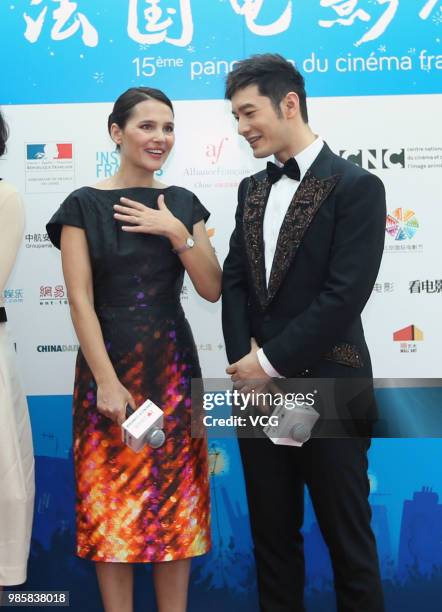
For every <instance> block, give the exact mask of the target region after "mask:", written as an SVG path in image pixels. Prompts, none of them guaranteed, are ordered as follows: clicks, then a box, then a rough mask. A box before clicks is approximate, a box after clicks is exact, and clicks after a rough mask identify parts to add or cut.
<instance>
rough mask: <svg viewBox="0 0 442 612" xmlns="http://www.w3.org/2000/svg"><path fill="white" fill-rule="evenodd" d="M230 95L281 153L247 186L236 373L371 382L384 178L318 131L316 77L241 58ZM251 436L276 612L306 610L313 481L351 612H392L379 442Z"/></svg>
mask: <svg viewBox="0 0 442 612" xmlns="http://www.w3.org/2000/svg"><path fill="white" fill-rule="evenodd" d="M226 98H227V99H229V100H231V103H232V112H233V115H234V117H235V118H236V119H237V121H238V132H239V134H241V136H243V137H244V138H245V139H246V140H247V141H248V143H249V144H250V146H251V148H252V151H253V155H254V156H255V157H257V158H265V157H268V156H269V155H273V156H274V158H275V164H270V165H268V169H267V170H263V171H261V172H258V173H257V174H255V175H254V176H251V177H249V178H246V179H244V180H243V181H242V182H241V184H240V186H239V192H238V208H237V212H236V226H235V230H234V232H233V234H232V237H231V241H230V250H229V254H228V256H227V259H226V261H225V264H224V281H223V330H224V335H225V342H226V349H227V356H228V359H229V363H230V364H231V365H230V367H229V368H228V369H227V372H228V373H229V374H230V375H231V377H232V380H233V381H234V382H235V384H236V385H237V386H238V387H243V388H247V387H248V388H250V381H256V380H258V381H260V384H261V385H262V384H264V383H268V382H269V381H270V380H271V379H272V378H278V377H292V378H295V377H297V376H303V377H306V376H307V377H308V376H311V377H314V378H339V379H341V378H342V379H347V378H348V379H351V378H353V379H356V378H359V379H360V378H366V379H367V378H369V379H371V377H372V370H371V363H370V356H369V353H368V349H367V346H366V343H365V339H364V334H363V329H362V324H361V318H360V314H361V312H362V310H363V308H364V305H365V303H366V301H367V300H368V298H369V296H370V293H371V291H372V288H373V285H374V282H375V280H376V276H377V273H378V269H379V265H380V261H381V256H382V251H383V243H384V235H385V214H386V210H385V191H384V188H383V185H382V182H381V181H380V180H379V179H378V178H377V177H375V176H374V175H372V174H370V173H368V172H366V171H364V170H362V169H360V168H359V167H357V166H355V165H353V164H351V163H350V162H348V161H345V160H342V159H341V158H340V157H338V156H337V155H335V154H334V153H332V151H331V150H330V149H329V148H328V146H327V145H326V144H325V143H324V142H323V141H322V140H321V139H320V138H318V137H317V136H316V135H315V134H314V133H313V132H312V130H311V129H310V127H309V125H308V115H307V107H306V94H305V88H304V79H303V77H302V76H301V74H300V73H299V72H298V71H297V70H296V69H295V68H294V67H293V66H292V65H291V64H290V63H289V62H287V61H286V60H284V59H283V58H282V57H281V56H279V55H271V54H265V55H257V56H253V57H251V58H249V59H246V60H244V61H241V62H239V63H238V64H237V65H236V67H235V69H234V70H233V71H232V72H231V73H230V74H229V76H228V79H227V87H226ZM350 382H351V381H350ZM239 444H240V451H241V457H242V462H243V467H244V476H245V483H246V489H247V498H248V504H249V513H250V520H251V528H252V535H253V540H254V552H255V559H256V566H257V575H258V589H259V599H260V608H261V610H262V612H295V611H296V612H298V611H301V610H304V605H303V588H304V556H303V540H302V535H301V533H300V529H301V527H302V522H303V503H304V499H303V495H304V484H307V487H308V490H309V493H310V496H311V499H312V503H313V506H314V509H315V512H316V516H317V519H318V522H319V525H320V528H321V531H322V534H323V536H324V539H325V542H326V544H327V546H328V549H329V552H330V556H331V560H332V565H333V571H334V583H335V590H336V598H337V605H338V610H339V612H382V610H383V597H382V589H381V582H380V576H379V567H378V558H377V552H376V544H375V539H374V536H373V533H372V531H371V528H370V519H371V512H370V506H369V503H368V495H369V482H368V478H367V450H368V447H369V445H370V439H369V438H368V437H347V438H345V439H336V438H315V439H312V440H310V441H308V442H307V443H305V444H304V445H303V446H302V447H301V448H296V447H292V446H278V445H275V444H273V443H272V442H271V441H270V440H269V439H266V438H265V437H264V438H256V439H244V438H241V439H240V440H239Z"/></svg>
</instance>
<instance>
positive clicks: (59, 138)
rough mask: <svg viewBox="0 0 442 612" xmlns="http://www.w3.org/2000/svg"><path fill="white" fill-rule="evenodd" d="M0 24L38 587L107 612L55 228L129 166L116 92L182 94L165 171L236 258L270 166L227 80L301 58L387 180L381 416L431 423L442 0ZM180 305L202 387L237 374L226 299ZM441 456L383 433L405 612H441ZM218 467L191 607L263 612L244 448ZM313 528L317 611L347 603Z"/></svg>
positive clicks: (15, 327)
mask: <svg viewBox="0 0 442 612" xmlns="http://www.w3.org/2000/svg"><path fill="white" fill-rule="evenodd" d="M0 31H1V39H2V44H3V58H2V66H1V73H2V78H1V80H2V85H1V91H0V104H1V105H2V110H3V112H4V114H5V117H6V120H7V122H8V124H9V126H10V131H11V136H10V140H9V142H8V150H7V153H6V155H5V156H4V157H3V158H2V159H1V160H0V176H1V177H3V178H5V179H7V180H8V181H10V182H12V183H15V184H16V185H17V187H18V188H19V189H20V191H21V192H22V194H23V196H24V199H25V204H26V212H27V223H26V231H25V235H24V237H23V244H22V247H21V250H20V253H19V257H18V261H17V265H16V267H15V270H14V273H13V275H12V276H11V277H10V279H9V282H8V286H7V288H6V289H5V291H4V298H5V301H6V308H7V311H8V318H9V320H10V330H11V333H12V334H13V336H14V340H15V342H16V348H17V354H18V359H19V363H20V367H21V374H22V378H23V382H24V385H25V388H26V391H27V395H28V401H29V406H30V412H31V419H32V426H33V436H34V444H35V451H36V455H37V458H36V461H37V476H36V477H37V495H36V512H35V522H34V531H33V543H32V553H31V559H30V568H29V579H28V583H27V584H26V588H28V589H46V590H55V589H60V590H70V593H71V605H72V606H74V608H73V609H75V610H77V609H78V610H80V609H81V610H91V611H92V610H94V611H95V610H99V609H101V608H100V605H101V604H100V603H99V595H98V590H97V586H96V580H95V574H94V569H93V567H92V566H91V565H90V564H88V563H86V562H83V561H80V560H78V559H77V558H75V557H74V546H73V530H74V518H73V508H74V497H75V488H74V483H73V474H72V447H71V394H72V388H73V375H74V362H75V357H76V352H77V349H78V340H77V338H76V336H75V333H74V330H73V328H72V324H71V322H70V316H69V307H68V299H67V293H66V287H65V284H64V280H63V275H62V270H61V263H60V254H59V252H58V251H57V249H55V248H54V247H52V245H51V243H50V242H49V239H48V236H47V234H46V230H45V224H46V222H47V221H48V219H49V218H50V217H51V215H52V214H53V212H54V211H55V210H56V209H57V207H58V206H59V204H60V203H61V202H62V201H63V200H64V198H65V197H66V195H67V194H68V193H69V192H70V191H72V190H73V189H75V188H77V187H80V186H82V185H93V184H94V183H96V182H97V181H99V180H101V179H103V178H105V177H109V176H111V175H112V174H113V173H114V172H115V171H116V170H117V169H118V166H119V156H118V153H117V152H116V150H115V147H114V146H113V143H112V142H111V140H110V138H109V136H108V134H107V128H106V124H107V117H108V114H109V113H110V111H111V108H112V103H113V101H114V100H115V98H116V97H117V96H118V95H119V94H120V93H122V92H123V91H124V90H125V89H127V88H128V87H131V86H136V85H144V86H153V87H158V88H160V89H164V91H165V92H166V93H167V94H168V95H169V96H170V97H171V98H172V99H173V101H174V105H175V109H176V145H175V148H174V150H173V152H172V154H171V156H170V158H169V160H168V162H167V164H166V166H165V167H164V168H163V169H162V170H161V171H160V172H159V173H158V175H159V176H160V177H161V181H163V182H165V183H167V184H176V185H181V186H184V187H187V188H188V189H191V190H192V191H194V192H195V193H196V195H197V196H198V197H199V198H200V200H201V201H202V202H203V204H204V205H205V206H206V207H207V208H208V209H209V210H210V211H211V213H212V214H211V217H210V219H209V221H208V229H209V233H210V236H211V240H212V244H213V246H214V247H215V249H216V253H217V255H218V258H219V259H220V261H222V260H223V259H224V257H225V256H226V254H227V250H228V241H229V238H230V234H231V231H232V229H233V223H234V212H235V207H236V201H237V200H236V192H237V187H238V184H239V182H240V181H241V179H242V178H243V177H245V176H247V175H249V174H251V173H253V172H256V171H257V170H259V169H261V168H263V167H264V166H265V163H266V161H267V160H255V159H254V158H253V157H252V154H251V151H250V148H249V146H248V145H247V143H245V142H243V141H242V140H241V138H240V137H239V136H238V134H237V132H236V125H235V121H234V119H233V118H232V115H231V112H230V104H229V103H227V102H226V101H224V100H223V88H224V81H225V76H226V74H227V72H228V71H229V70H230V69H231V67H232V66H233V65H234V62H235V61H237V60H238V59H241V58H243V57H246V56H248V55H250V54H252V53H260V52H278V53H281V54H282V55H284V56H285V57H287V58H288V59H290V60H292V61H293V62H294V63H295V64H296V65H297V67H298V68H299V69H300V70H301V71H302V72H303V74H304V75H305V78H306V85H307V93H308V95H309V97H310V99H309V117H310V124H311V126H312V128H313V130H314V131H315V133H317V134H319V135H320V136H321V137H322V138H324V139H325V140H326V142H327V143H328V145H329V146H330V147H331V148H332V149H333V150H334V151H335V152H336V153H338V154H339V155H341V156H342V157H344V158H346V159H349V160H350V161H352V162H354V163H355V164H358V165H360V166H362V167H364V168H366V169H367V170H370V171H371V172H373V173H375V174H377V175H378V176H379V177H380V178H381V179H382V180H383V182H384V184H385V186H386V190H387V210H388V216H387V220H386V236H385V251H384V257H383V261H382V266H381V270H380V272H379V276H378V279H377V281H376V284H375V286H374V290H373V294H372V296H371V298H370V300H369V303H368V305H367V307H366V309H365V311H364V315H363V319H364V325H365V331H366V337H367V343H368V345H369V347H370V350H371V356H372V361H373V367H374V375H375V377H377V378H379V379H383V380H385V379H389V380H392V381H396V382H395V383H391V384H385V385H383V386H382V388H379V389H377V391H376V392H377V394H378V398H379V400H380V404H381V408H382V406H383V405H388V406H390V407H392V406H393V408H394V410H395V414H397V415H400V414H401V410H402V408H407V407H413V410H411V412H410V410H408V412H407V411H406V410H405V413H407V414H416V412H415V408H416V405H419V403H418V404H416V402H420V403H421V404H422V405H426V404H427V403H428V401H432V402H435V401H439V400H438V399H437V398H440V393H439V391H440V386H441V385H440V384H439V383H438V381H439V382H440V380H441V379H442V374H441V365H440V364H441V359H440V351H441V346H442V319H441V316H440V311H441V301H442V264H441V257H440V245H439V240H440V228H441V227H442V191H441V189H440V184H441V178H442V172H441V169H442V123H441V121H440V108H441V103H442V95H441V93H440V92H441V86H440V81H441V71H442V50H441V37H442V2H441V1H440V0H413V1H406V0H360V1H358V0H352V1H351V2H349V1H348V0H317V1H311V2H310V1H309V2H306V1H302V0H212V1H211V2H208V1H207V0H150V1H148V0H145V1H141V0H118V1H114V2H111V3H110V2H105V1H104V0H88V1H87V2H86V0H78V1H76V2H73V1H70V0H27V1H24V0H18V1H14V0H11V1H10V2H2V3H1V4H0ZM166 203H167V200H166ZM181 298H182V303H183V306H184V308H185V311H186V313H187V316H188V319H189V322H190V324H191V326H192V329H193V332H194V335H195V340H196V344H197V348H198V350H199V355H200V360H201V366H202V370H203V375H204V377H206V378H223V377H225V373H224V372H225V367H226V357H225V350H224V342H223V337H222V332H221V308H220V304H219V303H217V304H210V303H206V302H203V301H202V300H201V299H200V298H199V297H198V296H197V294H196V292H195V291H194V289H193V287H192V285H191V283H190V281H189V279H188V278H186V280H185V283H184V287H183V291H182V295H181ZM423 379H432V381H433V382H432V383H431V384H425V382H422V381H423ZM404 381H405V382H404ZM413 381H414V382H413ZM437 393H439V395H435V394H437ZM435 398H436V399H435ZM413 411H414V412H413ZM398 418H399V416H398ZM407 426H410V423H408V424H407ZM416 431H417V434H416V435H417V436H418V435H421V434H419V430H418V429H417V430H416ZM425 432H427V430H425ZM421 433H422V432H421ZM441 450H442V442H441V440H439V439H436V438H435V439H425V438H424V437H420V438H419V439H417V438H414V439H410V438H408V439H379V438H378V439H375V440H374V441H373V444H372V448H371V450H370V468H369V469H370V482H371V496H370V501H371V504H372V510H373V528H374V530H375V533H376V537H377V541H378V547H379V555H380V560H381V567H382V575H383V578H384V586H385V593H386V601H387V610H388V611H389V612H396V611H397V610H401V611H402V610H416V609H419V608H421V607H422V605H424V608H425V610H426V612H427V611H431V610H436V609H437V606H438V605H440V604H438V603H437V602H438V601H440V594H441V593H442V502H441V500H440V497H439V496H440V495H441V494H442V472H441V470H440V463H441ZM210 469H211V485H212V525H213V533H214V546H213V550H212V552H211V553H210V555H208V556H206V557H205V558H201V559H198V560H196V561H195V563H194V565H193V574H192V581H191V582H192V586H191V593H190V609H191V610H192V611H195V612H200V611H201V612H202V611H203V610H206V609H207V607H208V606H210V609H211V610H212V611H218V610H219V611H221V610H222V611H223V612H225V610H226V609H228V607H229V608H230V609H231V610H241V611H242V612H247V611H250V612H252V611H253V612H256V610H257V600H256V580H255V574H254V571H255V570H254V563H253V559H252V548H251V546H252V545H251V539H250V532H249V527H248V512H247V503H246V499H245V493H244V485H243V477H242V472H241V464H240V460H239V455H238V450H237V443H236V440H234V439H228V438H222V439H211V440H210ZM275 520H277V509H275ZM304 536H305V548H306V557H307V577H308V584H307V603H308V605H309V606H310V607H309V610H333V609H334V608H333V606H334V603H333V601H334V596H333V584H332V573H331V567H330V562H329V560H328V555H327V552H326V548H325V544H324V542H323V540H322V538H321V535H320V532H319V528H318V525H317V522H316V518H315V516H314V512H313V510H312V507H311V503H310V501H309V499H308V498H307V500H306V515H305V526H304ZM138 571H139V572H140V573H141V574H144V573H145V572H149V571H150V569H149V568H140V569H139V570H138ZM138 583H139V585H138V586H137V589H136V601H137V602H139V604H140V605H142V606H144V607H145V605H146V598H147V600H148V599H149V598H151V597H152V587H151V581H150V580H139V581H138V582H137V584H138ZM438 595H439V597H438ZM432 606H433V607H432ZM140 609H141V608H140Z"/></svg>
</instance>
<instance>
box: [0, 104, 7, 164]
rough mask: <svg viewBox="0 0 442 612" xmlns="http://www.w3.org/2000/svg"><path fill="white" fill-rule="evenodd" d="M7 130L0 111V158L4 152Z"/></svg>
mask: <svg viewBox="0 0 442 612" xmlns="http://www.w3.org/2000/svg"><path fill="white" fill-rule="evenodd" d="M8 136H9V130H8V126H7V124H6V121H5V120H4V118H3V115H2V112H1V111H0V157H1V156H2V155H3V153H4V152H5V151H6V141H7V140H8Z"/></svg>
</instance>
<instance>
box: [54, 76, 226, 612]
mask: <svg viewBox="0 0 442 612" xmlns="http://www.w3.org/2000/svg"><path fill="white" fill-rule="evenodd" d="M108 129H109V134H110V136H111V138H112V140H113V141H114V143H115V144H116V146H117V148H118V149H119V151H120V156H121V165H120V168H119V170H118V171H117V173H116V174H115V175H114V176H113V177H111V178H108V179H106V180H104V181H103V182H101V183H99V184H97V185H95V186H94V187H90V186H87V187H82V188H80V189H78V190H76V191H74V192H73V193H72V194H71V195H69V196H68V198H67V199H66V200H65V201H64V202H63V204H62V205H61V206H60V208H59V210H58V211H57V212H56V213H55V215H54V216H53V217H52V219H51V220H50V222H49V223H48V225H47V230H48V234H49V237H50V239H51V240H52V242H53V243H54V244H55V245H56V246H57V247H61V255H62V263H63V272H64V277H65V281H66V285H67V290H68V295H69V303H70V309H71V316H72V321H73V323H74V326H75V330H76V332H77V335H78V338H79V341H80V346H81V349H80V351H79V354H78V359H77V366H76V374H75V385H74V460H75V475H76V486H77V554H78V555H79V556H80V557H83V558H85V559H90V560H92V561H94V562H95V564H96V570H97V576H98V581H99V585H100V589H101V594H102V599H103V603H104V607H105V609H106V611H107V612H113V611H115V612H131V610H132V609H133V604H132V599H133V596H132V591H133V564H134V563H152V564H153V579H154V586H155V592H156V598H157V604H158V610H159V611H160V612H184V610H185V609H186V601H187V589H188V580H189V572H190V560H191V558H192V557H195V556H197V555H202V554H204V553H206V552H207V551H208V550H209V548H210V507H209V476H208V456H207V443H206V440H205V439H196V438H192V437H191V429H190V424H191V423H190V420H191V399H190V391H191V389H190V384H191V379H192V378H195V377H196V378H199V377H201V371H200V366H199V362H198V355H197V351H196V347H195V344H194V340H193V336H192V332H191V330H190V327H189V324H188V322H187V320H186V318H185V316H184V312H183V309H182V307H181V304H180V292H181V288H182V284H183V277H184V272H185V271H187V273H188V275H189V277H190V279H191V281H192V283H193V285H194V287H195V289H196V291H197V292H198V293H199V295H200V296H201V297H203V298H204V299H206V300H209V301H211V302H215V301H217V300H218V298H219V296H220V290H221V269H220V266H219V264H218V261H217V259H216V256H215V254H214V250H213V248H212V246H211V244H210V241H209V239H208V236H207V232H206V229H205V221H206V220H207V218H208V217H209V213H208V212H207V210H206V209H205V208H204V206H203V205H202V204H201V203H200V202H199V200H198V198H197V197H196V196H195V195H194V194H193V193H191V192H190V191H188V190H187V189H184V188H182V187H177V186H167V185H164V184H162V183H160V182H158V180H157V179H156V177H155V172H157V171H158V170H159V169H160V168H161V167H162V166H163V164H164V163H165V161H166V159H167V157H168V155H169V153H170V151H171V150H172V147H173V145H174V141H175V136H174V110H173V106H172V103H171V101H170V100H169V98H168V97H167V96H166V95H165V94H164V93H163V92H161V91H159V90H157V89H153V88H147V87H137V88H131V89H129V90H127V91H126V92H124V93H123V94H122V95H121V96H120V97H119V98H118V99H117V101H116V102H115V105H114V108H113V111H112V113H111V115H110V116H109V120H108ZM147 398H149V399H151V400H152V401H154V402H155V403H156V404H157V405H158V406H159V407H160V408H161V409H162V410H163V411H164V433H165V436H166V441H165V443H164V445H163V446H161V447H160V448H157V449H155V448H150V447H149V446H146V447H145V448H144V449H143V450H142V451H141V452H139V453H135V452H134V451H132V450H131V449H130V448H128V447H127V446H125V445H124V444H123V443H122V441H121V429H120V426H121V424H122V423H123V421H124V420H125V418H126V406H127V405H129V406H130V407H131V408H132V409H136V408H137V407H139V406H140V405H141V404H142V403H143V402H144V401H145V400H146V399H147Z"/></svg>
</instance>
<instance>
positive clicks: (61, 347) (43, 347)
mask: <svg viewBox="0 0 442 612" xmlns="http://www.w3.org/2000/svg"><path fill="white" fill-rule="evenodd" d="M79 348H80V345H79V344H39V345H38V346H37V352H38V353H76V352H77V351H78V349H79Z"/></svg>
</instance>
